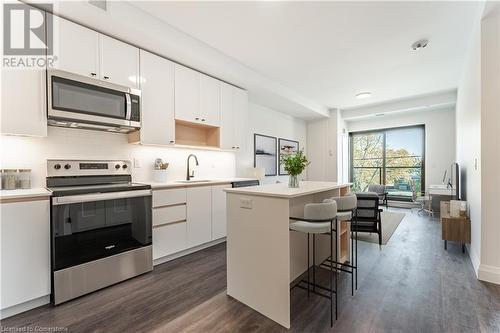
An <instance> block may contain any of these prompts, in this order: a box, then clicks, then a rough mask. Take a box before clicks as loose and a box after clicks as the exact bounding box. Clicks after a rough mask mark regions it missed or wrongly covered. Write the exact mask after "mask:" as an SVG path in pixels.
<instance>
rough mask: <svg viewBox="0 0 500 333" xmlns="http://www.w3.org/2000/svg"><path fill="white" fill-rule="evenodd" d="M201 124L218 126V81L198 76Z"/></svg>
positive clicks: (201, 75)
mask: <svg viewBox="0 0 500 333" xmlns="http://www.w3.org/2000/svg"><path fill="white" fill-rule="evenodd" d="M200 115H201V122H202V123H204V124H207V125H211V126H219V124H220V81H219V80H216V79H214V78H212V77H210V76H207V75H205V74H200Z"/></svg>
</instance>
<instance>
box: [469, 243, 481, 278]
mask: <svg viewBox="0 0 500 333" xmlns="http://www.w3.org/2000/svg"><path fill="white" fill-rule="evenodd" d="M467 252H468V253H469V258H470V261H471V263H472V267H473V268H474V272H475V273H476V277H477V278H479V266H480V262H479V256H478V255H477V253H476V251H475V250H474V248H473V247H472V246H471V245H470V244H469V245H467Z"/></svg>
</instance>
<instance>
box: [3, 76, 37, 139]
mask: <svg viewBox="0 0 500 333" xmlns="http://www.w3.org/2000/svg"><path fill="white" fill-rule="evenodd" d="M1 78H2V98H1V110H0V116H1V118H0V126H1V127H0V132H1V133H2V134H15V135H27V136H40V137H44V136H47V109H46V102H45V101H46V96H45V91H46V90H45V89H46V88H45V87H46V84H45V70H32V69H16V70H7V69H4V68H2V75H1Z"/></svg>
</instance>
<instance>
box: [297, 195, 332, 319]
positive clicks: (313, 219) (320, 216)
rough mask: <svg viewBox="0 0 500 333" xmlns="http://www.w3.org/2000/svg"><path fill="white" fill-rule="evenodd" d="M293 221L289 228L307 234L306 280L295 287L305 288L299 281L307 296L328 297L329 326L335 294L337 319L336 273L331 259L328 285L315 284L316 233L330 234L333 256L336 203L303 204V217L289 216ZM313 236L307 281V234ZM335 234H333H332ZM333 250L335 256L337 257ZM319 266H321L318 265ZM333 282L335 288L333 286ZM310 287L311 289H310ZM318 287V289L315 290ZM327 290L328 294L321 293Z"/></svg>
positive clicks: (308, 257)
mask: <svg viewBox="0 0 500 333" xmlns="http://www.w3.org/2000/svg"><path fill="white" fill-rule="evenodd" d="M290 219H291V220H294V221H295V222H292V223H290V230H293V231H297V232H303V233H306V234H307V281H304V280H301V281H300V282H299V283H298V284H297V285H296V287H299V288H302V289H306V288H305V287H303V286H302V285H301V283H305V284H307V296H309V293H310V292H312V293H314V294H316V295H319V296H322V297H325V298H329V299H330V326H333V300H334V297H333V295H335V320H337V316H338V311H337V274H336V272H335V271H334V269H333V261H331V262H330V267H329V269H328V270H329V271H330V287H329V288H326V287H324V286H321V285H318V284H316V267H315V264H316V235H317V234H327V235H330V258H332V257H333V243H334V239H335V249H337V203H336V202H335V201H329V202H325V203H311V204H306V205H305V206H304V218H297V217H290ZM310 234H312V236H313V283H311V282H310V281H309V277H310V268H311V265H310V262H309V259H310V255H309V235H310ZM334 234H335V236H334ZM337 252H338V251H335V258H336V261H338V259H337ZM320 267H321V266H320ZM333 282H335V289H334V286H333ZM311 287H312V290H311ZM316 289H318V290H316ZM321 291H323V292H327V293H328V294H325V293H322V292H321Z"/></svg>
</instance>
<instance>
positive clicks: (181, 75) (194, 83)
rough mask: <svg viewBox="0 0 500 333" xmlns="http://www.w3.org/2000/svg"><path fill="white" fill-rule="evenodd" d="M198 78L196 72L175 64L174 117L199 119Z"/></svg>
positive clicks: (191, 119) (190, 119)
mask: <svg viewBox="0 0 500 333" xmlns="http://www.w3.org/2000/svg"><path fill="white" fill-rule="evenodd" d="M199 80H200V78H199V73H198V72H196V71H194V70H192V69H190V68H187V67H184V66H181V65H177V64H176V65H175V119H179V120H184V121H189V122H199V121H201V115H200V114H199V111H200V81H199Z"/></svg>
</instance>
